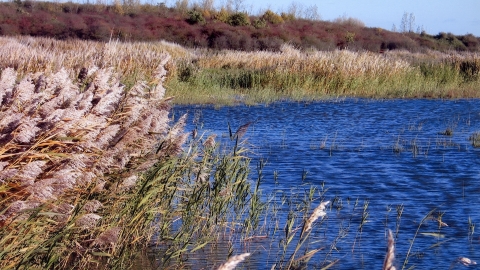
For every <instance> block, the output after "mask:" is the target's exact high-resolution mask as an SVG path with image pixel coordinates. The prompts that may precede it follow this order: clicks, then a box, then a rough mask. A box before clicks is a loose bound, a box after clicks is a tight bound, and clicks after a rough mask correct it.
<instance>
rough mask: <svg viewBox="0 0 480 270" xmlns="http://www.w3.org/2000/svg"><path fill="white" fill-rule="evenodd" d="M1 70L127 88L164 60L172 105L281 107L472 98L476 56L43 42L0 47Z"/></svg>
mask: <svg viewBox="0 0 480 270" xmlns="http://www.w3.org/2000/svg"><path fill="white" fill-rule="evenodd" d="M0 44H1V45H2V50H1V51H0V57H1V60H0V69H2V70H3V69H5V68H7V67H14V68H16V70H17V72H18V73H19V76H21V75H22V74H26V73H28V72H31V73H35V72H45V73H46V74H50V73H53V72H57V71H58V70H59V69H60V68H61V67H68V68H69V70H71V71H69V72H70V74H69V75H70V76H71V77H74V76H76V75H75V74H79V72H80V70H81V69H82V68H88V67H89V66H93V65H95V66H98V67H100V68H102V67H111V68H113V70H114V71H115V72H117V73H118V74H119V76H120V78H121V82H122V83H123V84H125V85H126V87H127V88H129V87H131V86H133V85H134V84H135V83H137V82H140V81H143V82H144V83H147V84H148V83H151V84H155V83H156V82H155V78H154V76H155V75H154V71H155V68H156V64H157V62H158V59H160V58H161V57H162V55H163V53H168V54H170V55H171V58H172V61H169V62H167V63H166V70H167V78H166V81H165V83H164V86H165V88H166V91H167V95H168V96H174V97H175V98H174V99H173V101H172V102H173V103H174V104H202V103H203V104H219V105H221V104H235V103H238V102H245V103H258V102H272V101H275V100H281V99H294V100H304V99H305V100H315V99H325V98H332V97H338V96H341V97H368V98H478V97H480V91H479V89H480V55H479V54H478V53H470V52H463V53H460V52H451V53H440V52H436V51H429V52H427V53H410V52H406V51H386V52H385V53H383V54H379V53H373V52H366V51H360V52H352V51H347V50H342V51H339V50H337V51H330V52H324V51H315V50H310V51H301V50H297V49H295V48H293V47H292V46H289V45H284V46H282V48H281V51H280V52H267V51H261V52H260V51H258V52H240V51H208V50H189V49H185V48H182V47H181V46H178V45H176V44H172V43H167V42H151V43H123V42H109V43H101V42H92V41H57V40H53V39H46V38H31V37H18V38H11V37H3V38H1V39H0Z"/></svg>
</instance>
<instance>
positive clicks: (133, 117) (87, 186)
mask: <svg viewBox="0 0 480 270" xmlns="http://www.w3.org/2000/svg"><path fill="white" fill-rule="evenodd" d="M168 59H169V57H168V55H163V56H162V58H160V59H158V60H159V62H158V63H159V66H158V67H157V68H156V69H155V72H154V73H153V74H154V75H155V82H154V83H151V84H148V83H146V82H142V81H140V82H137V83H136V84H135V85H134V86H133V87H132V88H131V89H128V90H127V89H126V88H125V86H124V85H123V84H121V83H120V81H121V80H120V78H119V76H117V75H116V73H115V72H113V68H97V67H96V66H89V67H86V68H85V69H82V74H81V76H75V77H77V78H78V79H77V81H73V80H71V79H70V77H69V72H68V71H66V70H65V69H61V70H60V71H59V72H56V73H52V74H46V73H33V74H32V73H28V74H26V75H25V76H24V77H23V78H22V79H20V81H19V82H17V77H18V76H17V71H16V70H14V69H11V68H7V69H5V70H4V71H3V72H2V75H1V78H0V116H1V117H0V119H1V120H0V200H1V202H2V203H1V206H0V239H1V240H0V268H5V267H13V268H34V267H37V268H38V267H40V268H67V267H68V268H70V267H74V268H125V267H128V265H129V263H130V259H129V258H130V257H131V256H133V255H132V254H134V250H135V249H138V248H142V247H146V246H147V245H149V244H151V242H152V238H153V236H155V239H156V240H157V241H158V242H157V243H158V244H161V243H166V242H168V243H169V244H168V246H169V248H168V249H167V250H166V251H165V253H164V256H163V261H162V263H164V264H167V263H168V262H170V261H172V260H175V259H177V258H180V257H181V256H182V254H183V253H185V252H187V251H188V252H194V251H196V250H200V249H202V247H204V246H205V245H206V244H208V243H209V242H212V241H213V242H214V241H215V239H216V238H218V237H220V235H221V233H220V232H223V233H227V234H228V232H229V231H230V230H231V231H234V230H235V227H236V226H238V225H237V224H243V223H242V222H238V221H239V219H241V218H242V217H245V216H248V215H249V214H248V213H247V212H248V211H250V210H252V211H257V210H258V209H256V208H252V207H249V205H248V203H249V201H250V197H251V194H250V192H251V191H250V185H249V183H248V181H247V176H248V161H249V159H248V158H246V157H245V156H243V153H244V151H245V150H244V149H243V148H242V147H241V144H240V143H237V144H236V145H235V150H234V153H233V154H232V153H230V154H229V153H228V152H227V151H225V152H222V153H220V152H219V151H218V144H217V143H216V142H215V138H214V136H210V137H208V138H206V139H205V138H203V136H198V137H197V138H196V139H192V140H191V142H190V145H189V146H188V147H187V149H185V148H184V145H185V142H186V141H187V139H188V137H189V136H190V133H187V132H184V130H183V129H184V125H185V121H186V116H182V117H180V118H179V119H178V120H177V121H176V123H175V124H170V123H171V120H170V119H169V116H168V115H169V109H170V105H169V100H171V98H164V93H165V89H164V88H163V86H162V82H163V81H164V79H165V75H166V70H165V68H164V65H165V64H166V61H168ZM250 229H251V228H250ZM247 230H248V228H247Z"/></svg>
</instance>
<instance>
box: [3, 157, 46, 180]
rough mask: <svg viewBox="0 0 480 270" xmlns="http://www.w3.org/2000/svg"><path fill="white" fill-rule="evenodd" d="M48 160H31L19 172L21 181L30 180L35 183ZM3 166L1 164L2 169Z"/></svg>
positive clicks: (18, 176)
mask: <svg viewBox="0 0 480 270" xmlns="http://www.w3.org/2000/svg"><path fill="white" fill-rule="evenodd" d="M46 163H47V162H46V161H44V160H34V161H32V162H29V163H28V164H26V165H25V166H23V167H22V169H21V170H20V171H19V172H18V175H17V176H16V178H18V179H19V180H21V181H28V182H30V181H31V183H33V182H34V181H35V179H36V178H37V177H38V176H39V175H40V174H41V173H42V172H43V168H44V167H45V164H46ZM2 169H3V168H2V166H0V170H2Z"/></svg>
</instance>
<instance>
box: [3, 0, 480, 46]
mask: <svg viewBox="0 0 480 270" xmlns="http://www.w3.org/2000/svg"><path fill="white" fill-rule="evenodd" d="M0 7H1V8H0V34H1V35H31V36H44V37H53V38H56V39H72V38H75V39H76V38H79V39H88V40H97V41H108V40H110V39H119V40H121V41H158V40H166V41H170V42H175V43H178V44H180V45H182V46H187V47H191V48H211V49H235V50H243V51H254V50H271V51H278V50H279V49H280V47H281V45H282V44H284V43H289V44H290V45H292V46H294V47H297V48H303V49H309V48H314V49H316V50H335V49H345V48H348V49H350V50H368V51H373V52H380V51H385V50H399V49H406V50H409V51H412V52H421V51H424V50H426V49H430V50H439V51H447V50H457V51H479V50H480V38H478V37H475V36H473V35H471V34H469V35H463V36H456V35H453V34H450V33H439V34H437V35H430V34H427V33H425V32H422V33H414V32H407V33H398V32H392V31H388V30H385V29H381V28H369V27H365V26H364V24H363V23H362V22H361V21H359V20H357V19H353V18H344V19H338V20H335V21H333V22H329V21H320V20H308V19H302V18H296V17H295V16H294V15H293V14H285V13H282V14H276V13H275V12H273V11H271V10H267V11H265V12H264V14H260V15H258V16H251V15H248V14H246V13H243V12H236V11H233V10H228V9H224V8H222V9H220V10H213V9H211V8H210V9H207V8H204V7H200V6H191V7H180V6H179V7H175V8H173V7H167V6H165V5H164V4H158V5H151V4H143V5H128V4H112V5H102V4H95V5H94V4H77V3H71V2H68V3H50V2H33V1H14V2H4V3H0Z"/></svg>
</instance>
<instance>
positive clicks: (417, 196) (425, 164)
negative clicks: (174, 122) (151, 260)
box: [173, 99, 480, 269]
mask: <svg viewBox="0 0 480 270" xmlns="http://www.w3.org/2000/svg"><path fill="white" fill-rule="evenodd" d="M173 113H174V116H175V117H176V118H178V117H179V116H180V115H182V114H183V113H188V115H189V118H188V119H189V120H188V124H187V128H186V129H187V130H193V129H194V128H195V127H197V128H198V129H199V130H200V132H206V134H205V135H204V136H205V137H206V135H208V134H210V133H216V134H218V135H219V140H220V141H228V137H229V133H228V126H229V125H230V126H232V129H233V131H235V130H236V128H238V127H239V126H241V125H243V124H245V123H247V122H252V123H251V124H250V126H249V128H248V131H247V133H246V134H245V136H244V137H243V138H242V140H245V143H246V145H247V146H248V148H249V149H250V151H249V152H248V156H249V157H251V158H252V162H251V165H252V173H251V178H252V182H253V181H255V179H256V177H257V175H256V165H257V164H258V162H259V161H262V162H264V164H265V166H264V167H263V171H262V173H263V178H262V182H261V189H262V190H263V191H262V194H263V195H264V200H267V199H271V200H272V201H273V202H275V203H274V205H275V206H274V207H273V206H272V209H271V210H268V211H271V212H272V213H274V214H270V215H267V217H266V218H265V219H264V220H263V221H262V224H261V226H263V230H264V231H265V234H268V233H269V232H271V231H273V230H274V227H275V226H277V227H278V230H279V231H280V232H278V233H277V234H278V235H279V238H281V237H283V236H284V233H283V228H284V227H285V222H286V218H287V215H288V212H289V209H292V207H293V206H292V205H291V204H290V205H289V204H286V203H284V204H282V201H283V202H285V200H287V199H291V200H293V201H295V200H297V201H298V202H299V203H301V201H302V200H303V198H304V197H305V196H306V195H305V194H308V192H309V190H310V188H311V187H312V186H314V187H316V190H315V193H314V196H313V199H314V201H313V202H312V205H311V207H312V208H313V207H315V206H317V205H318V204H319V203H320V201H321V200H329V201H331V204H330V205H329V207H328V209H327V211H326V212H327V216H326V217H325V218H324V219H323V221H321V222H317V223H316V227H315V228H314V229H313V230H312V234H311V241H310V243H309V244H308V248H309V249H310V250H313V249H321V251H319V252H318V253H316V254H315V255H314V256H313V257H312V259H311V260H310V262H309V265H308V269H317V268H318V269H320V268H321V267H322V266H326V265H327V264H328V263H330V262H333V261H336V260H339V261H338V262H337V263H336V264H335V265H334V266H333V267H332V268H333V269H381V267H382V264H383V259H384V256H385V250H386V231H387V230H388V229H391V230H392V231H393V232H394V233H395V234H396V249H397V251H396V265H397V269H398V268H401V267H402V265H403V263H404V261H405V258H406V255H407V253H409V254H410V257H409V258H408V267H411V266H413V265H414V266H415V268H416V269H448V268H449V267H451V266H452V267H453V268H454V269H457V268H458V269H460V268H462V267H464V266H461V265H460V264H458V263H457V264H456V263H455V259H456V258H458V257H468V258H470V259H472V260H475V261H477V262H479V263H480V238H479V234H478V233H477V227H476V226H475V225H476V224H478V223H479V222H480V148H474V147H473V146H472V143H471V141H469V137H471V136H472V135H473V134H474V133H475V132H478V131H480V100H478V99H475V100H425V99H415V100H369V99H341V100H330V101H323V102H279V103H274V104H269V105H257V106H244V105H242V106H234V107H221V108H214V107H201V106H176V107H175V108H174V110H173ZM286 197H287V198H286ZM292 198H293V199H292ZM402 209H403V211H402ZM311 211H312V209H310V210H309V212H308V214H309V213H311ZM429 212H431V218H429V219H428V220H424V221H423V222H422V219H424V217H425V216H426V215H427V214H429ZM301 217H302V216H300V218H301ZM362 217H363V221H364V223H363V225H362ZM440 217H441V221H442V222H444V223H446V224H448V226H442V227H440V226H439V224H440V222H439V221H438V219H439V218H440ZM434 219H437V221H436V220H434ZM300 220H301V219H300ZM274 223H276V224H274ZM420 224H421V226H420V227H419V225H420ZM300 225H301V224H300V223H297V224H296V225H295V226H300ZM418 228H419V229H418ZM417 229H418V234H417V235H416V237H415V232H416V231H417ZM414 237H415V239H414ZM412 239H414V242H413V246H412V247H411V249H410V244H411V242H410V241H411V240H412ZM280 241H281V239H275V238H273V239H272V238H271V237H270V238H268V239H259V240H256V241H252V242H251V243H250V245H248V246H242V247H238V249H237V250H235V253H241V252H251V253H252V255H251V256H250V258H249V259H248V260H247V261H246V262H245V263H244V264H242V265H243V267H244V268H248V269H271V268H272V266H273V265H274V264H275V262H276V261H277V260H278V257H279V256H280V255H279V254H280V253H281V251H282V250H281V249H282V248H281V245H280V244H279V242H280ZM292 246H294V244H292ZM291 249H292V247H290V248H289V250H290V253H291V251H292V250H291ZM409 249H410V252H408V251H409ZM225 252H226V251H225ZM290 253H289V252H287V254H290ZM208 256H215V255H214V254H211V255H208V254H205V258H208ZM300 256H301V255H300ZM300 256H299V257H300ZM219 257H222V256H219ZM287 257H288V255H287ZM223 258H225V257H223ZM196 265H197V266H198V268H202V267H205V268H208V264H207V263H205V264H202V263H199V264H196ZM408 267H407V268H408ZM193 268H195V267H193Z"/></svg>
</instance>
